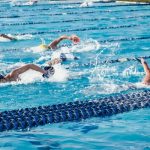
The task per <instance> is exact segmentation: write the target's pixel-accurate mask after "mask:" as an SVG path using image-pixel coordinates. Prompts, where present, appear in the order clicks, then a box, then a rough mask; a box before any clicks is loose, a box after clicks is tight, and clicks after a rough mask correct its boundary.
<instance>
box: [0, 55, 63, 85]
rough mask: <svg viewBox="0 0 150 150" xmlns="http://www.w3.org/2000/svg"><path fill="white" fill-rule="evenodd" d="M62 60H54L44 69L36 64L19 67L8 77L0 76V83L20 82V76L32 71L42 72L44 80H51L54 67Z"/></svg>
mask: <svg viewBox="0 0 150 150" xmlns="http://www.w3.org/2000/svg"><path fill="white" fill-rule="evenodd" d="M60 62H61V60H60V59H57V58H56V59H53V60H52V61H50V62H48V66H46V67H44V68H43V69H42V68H41V67H39V66H37V65H34V64H26V65H24V66H22V67H19V68H17V69H15V70H13V71H12V72H10V73H9V74H7V75H1V74H0V83H6V82H12V81H19V80H20V78H19V75H20V74H22V73H24V72H26V71H28V70H30V69H32V70H34V71H37V72H40V73H41V74H42V76H43V77H44V78H49V77H51V76H53V75H54V73H55V69H54V67H53V65H55V64H58V63H60Z"/></svg>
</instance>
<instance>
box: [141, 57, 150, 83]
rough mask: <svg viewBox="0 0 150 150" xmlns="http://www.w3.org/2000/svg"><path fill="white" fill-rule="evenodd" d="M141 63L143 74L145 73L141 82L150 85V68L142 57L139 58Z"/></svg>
mask: <svg viewBox="0 0 150 150" xmlns="http://www.w3.org/2000/svg"><path fill="white" fill-rule="evenodd" d="M141 64H142V66H143V68H144V71H145V74H146V75H145V77H144V79H143V81H142V83H143V84H146V85H150V68H149V66H148V64H147V63H146V61H145V60H144V59H143V58H141Z"/></svg>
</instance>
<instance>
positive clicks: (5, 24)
mask: <svg viewBox="0 0 150 150" xmlns="http://www.w3.org/2000/svg"><path fill="white" fill-rule="evenodd" d="M149 17H150V15H144V16H143V15H142V16H128V17H116V18H93V19H71V20H62V21H50V22H49V21H48V22H45V21H39V22H33V21H31V22H18V23H2V24H0V25H1V26H20V25H32V24H33V25H35V24H52V23H69V22H79V21H88V22H91V21H100V20H104V21H111V20H121V19H135V18H149Z"/></svg>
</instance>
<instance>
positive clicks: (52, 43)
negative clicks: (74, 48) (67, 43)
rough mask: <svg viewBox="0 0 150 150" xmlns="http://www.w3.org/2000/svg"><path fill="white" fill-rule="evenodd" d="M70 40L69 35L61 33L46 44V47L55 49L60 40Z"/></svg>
mask: <svg viewBox="0 0 150 150" xmlns="http://www.w3.org/2000/svg"><path fill="white" fill-rule="evenodd" d="M66 39H67V40H71V39H70V36H66V35H63V36H61V37H59V38H58V39H56V40H54V41H53V42H51V43H50V44H49V45H48V48H50V49H56V48H57V45H58V44H59V43H60V42H61V41H62V40H66Z"/></svg>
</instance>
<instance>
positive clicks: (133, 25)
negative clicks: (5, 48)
mask: <svg viewBox="0 0 150 150" xmlns="http://www.w3.org/2000/svg"><path fill="white" fill-rule="evenodd" d="M141 26H142V27H143V25H140V24H129V25H120V26H116V25H115V26H107V27H87V28H76V29H62V30H49V31H40V32H30V33H21V34H20V35H26V34H32V35H42V34H56V33H64V32H65V33H68V32H78V31H80V32H84V31H99V30H108V29H122V28H136V27H141ZM147 26H149V25H148V24H147ZM14 35H17V34H14Z"/></svg>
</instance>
